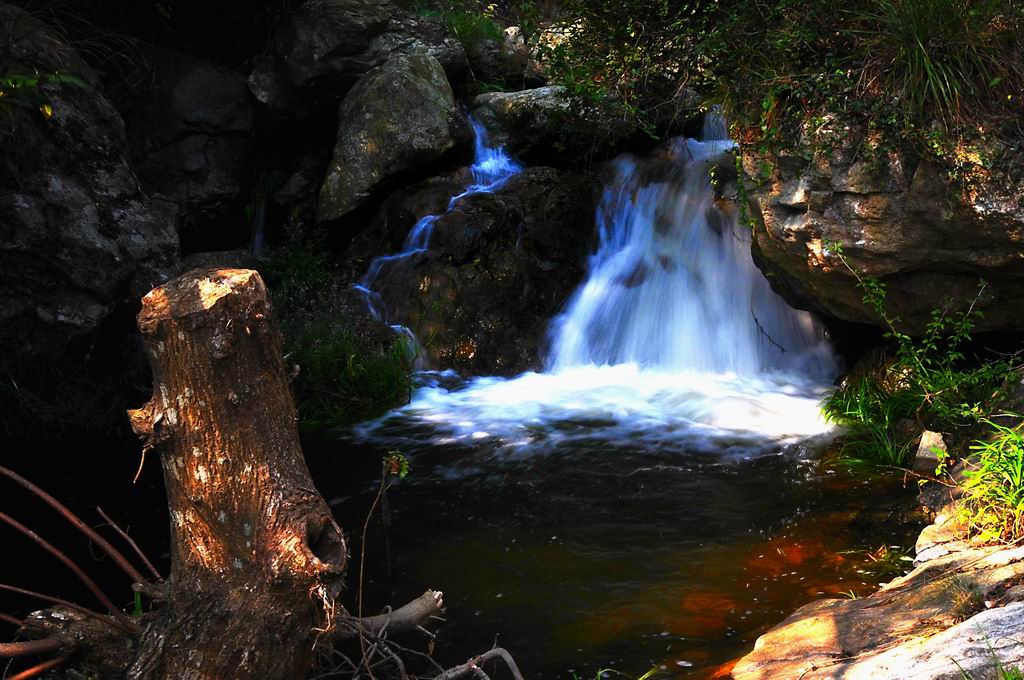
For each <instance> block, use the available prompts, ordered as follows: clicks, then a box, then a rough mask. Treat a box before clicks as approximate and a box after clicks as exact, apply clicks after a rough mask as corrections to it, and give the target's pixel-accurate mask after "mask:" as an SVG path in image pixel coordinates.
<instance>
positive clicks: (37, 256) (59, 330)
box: [0, 3, 178, 367]
mask: <svg viewBox="0 0 1024 680" xmlns="http://www.w3.org/2000/svg"><path fill="white" fill-rule="evenodd" d="M15 22H17V23H18V25H19V26H21V27H22V30H20V31H19V32H18V34H17V35H16V36H15V38H14V40H13V41H12V42H11V43H10V44H9V45H8V46H7V47H5V49H7V50H9V51H8V53H7V54H8V55H9V57H8V61H7V62H6V66H7V68H8V69H9V70H10V72H14V73H31V72H33V71H34V70H38V72H53V71H64V72H69V73H77V74H79V75H81V76H84V77H85V78H86V79H90V78H91V71H89V69H88V68H87V67H86V66H85V65H84V63H82V62H81V60H80V59H79V58H78V56H77V55H76V54H75V53H74V50H72V49H71V48H70V47H68V46H67V45H66V44H64V43H63V42H62V41H61V39H60V38H59V37H58V36H57V35H56V34H55V33H53V32H52V31H50V30H49V29H48V28H47V27H46V26H45V25H44V24H42V23H41V22H39V21H37V20H35V19H34V18H32V17H31V16H29V15H28V14H27V13H25V12H24V11H22V10H20V9H17V8H15V7H12V6H10V5H6V4H3V3H0V25H14V23H15ZM41 94H43V95H45V97H46V98H47V99H48V100H49V101H50V102H51V104H52V111H53V113H52V117H50V118H47V117H46V116H44V115H43V114H42V113H41V112H40V111H38V110H35V109H32V108H21V107H11V108H10V110H9V116H10V117H9V118H8V117H5V121H4V126H3V129H0V144H2V146H3V153H2V154H0V214H2V215H3V218H2V219H0V344H2V346H3V348H4V352H3V354H4V359H5V360H6V361H7V362H12V365H21V367H24V366H23V365H24V364H25V363H26V362H28V361H32V360H38V361H41V362H42V361H46V362H49V361H53V360H56V359H58V358H59V357H61V356H62V355H63V354H64V353H65V351H66V350H67V349H68V348H69V346H70V345H72V344H73V343H75V341H76V340H87V339H88V338H89V337H91V336H92V334H93V333H94V332H95V331H96V329H97V327H98V326H99V325H100V324H101V323H103V322H104V320H106V319H107V318H108V317H109V316H110V315H111V314H112V313H113V312H114V311H115V309H117V308H118V307H119V306H120V305H122V304H124V303H130V304H134V303H136V302H137V300H138V297H139V296H141V295H142V294H143V293H145V292H146V291H148V290H149V289H150V288H151V287H153V286H155V285H158V284H160V283H162V282H163V281H165V280H166V279H167V278H168V277H169V276H170V275H172V274H173V273H175V270H176V267H177V266H178V241H177V236H176V234H175V230H174V215H173V212H169V211H168V210H166V208H165V207H163V206H160V205H158V204H156V203H154V202H153V201H152V200H151V199H150V198H149V197H148V196H147V195H146V194H145V193H143V192H142V190H141V189H140V188H139V184H138V181H137V179H136V177H135V175H134V174H133V173H132V170H131V167H130V165H129V161H128V157H129V154H128V148H127V145H126V143H125V132H124V125H123V123H122V120H121V117H120V116H119V115H118V113H117V111H115V110H114V108H113V107H112V106H111V105H110V102H108V101H107V100H106V99H105V98H104V97H103V96H102V95H101V94H100V93H99V92H98V91H96V90H95V89H92V88H91V87H76V86H73V85H68V84H51V85H44V86H42V88H41Z"/></svg>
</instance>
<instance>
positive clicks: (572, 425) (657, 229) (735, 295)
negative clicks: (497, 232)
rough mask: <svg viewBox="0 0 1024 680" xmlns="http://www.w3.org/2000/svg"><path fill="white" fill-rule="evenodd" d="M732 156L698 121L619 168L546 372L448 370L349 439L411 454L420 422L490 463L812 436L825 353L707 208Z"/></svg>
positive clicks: (775, 442) (776, 443) (724, 210)
mask: <svg viewBox="0 0 1024 680" xmlns="http://www.w3.org/2000/svg"><path fill="white" fill-rule="evenodd" d="M733 153H734V144H733V143H732V142H731V141H729V140H728V139H727V138H726V135H725V126H724V122H722V120H721V118H719V117H717V116H713V115H712V116H709V117H708V123H707V124H706V126H705V131H704V139H703V140H700V141H698V140H693V139H686V140H682V139H679V140H674V141H673V142H672V143H671V144H670V145H669V146H668V147H667V148H666V149H665V150H664V151H663V153H662V154H661V155H660V156H659V157H656V158H654V159H652V160H648V161H640V160H638V159H635V158H632V157H625V158H622V159H620V160H619V161H618V162H617V176H616V178H615V180H614V181H613V182H612V183H611V184H610V186H608V188H607V189H606V191H605V194H604V198H603V200H602V201H601V204H600V206H599V208H598V211H597V230H598V236H599V246H598V248H597V251H596V252H595V253H594V255H593V256H592V257H591V260H590V264H589V270H588V274H587V277H586V280H585V281H584V282H583V283H582V284H581V285H580V287H579V288H578V290H577V291H576V292H575V294H574V295H573V296H572V298H571V300H570V301H569V303H568V305H567V306H566V308H565V310H564V312H563V313H562V314H561V315H559V317H558V318H556V319H555V320H554V322H553V324H552V331H551V340H552V342H551V350H550V356H549V359H548V362H547V366H546V371H545V372H544V373H526V374H523V375H521V376H519V377H518V378H514V379H511V380H506V379H502V378H476V379H473V380H470V381H464V382H461V383H458V382H455V381H453V380H452V379H451V377H450V376H449V378H448V380H445V379H442V380H439V381H435V382H434V383H433V384H431V385H429V386H427V387H424V388H421V389H420V390H418V391H417V392H416V394H415V395H414V397H413V400H412V402H411V403H410V404H409V405H408V406H407V407H405V408H404V409H400V410H399V411H397V412H395V413H394V414H392V415H390V416H386V417H385V418H383V419H381V420H380V421H376V422H374V423H371V424H369V425H367V426H365V427H364V428H363V430H362V434H364V435H366V436H369V437H371V438H374V439H378V440H380V439H389V438H390V440H391V441H392V443H393V444H395V445H402V446H406V447H413V448H415V447H417V446H418V445H422V440H421V439H420V438H421V437H422V435H423V430H422V428H421V427H420V426H422V425H426V426H428V427H429V428H431V429H432V430H433V431H434V436H433V438H432V440H431V443H432V444H455V443H458V442H466V443H470V442H472V443H473V444H474V446H476V445H479V446H481V447H483V448H485V449H486V450H488V451H491V452H499V453H501V454H502V455H504V456H507V455H508V454H509V453H510V452H522V453H526V452H536V451H549V450H553V449H555V448H557V447H561V446H563V445H566V444H572V445H580V446H584V447H587V448H593V447H594V446H595V445H596V446H597V447H598V448H599V449H602V450H605V449H608V448H616V447H627V448H630V449H636V448H643V449H645V450H661V451H666V450H668V451H678V450H685V451H688V452H691V453H692V452H709V453H710V452H714V453H718V454H725V455H739V456H746V455H752V454H757V453H761V452H769V451H778V450H779V448H780V446H781V445H783V444H788V443H792V442H797V441H800V440H804V439H807V438H809V437H812V436H814V435H818V434H821V433H824V432H826V431H827V430H828V429H829V428H828V427H827V426H826V425H825V424H824V423H823V422H822V420H821V418H820V415H819V409H818V404H819V403H820V401H821V399H822V398H823V396H824V395H825V394H827V392H828V390H829V389H830V381H831V379H832V378H833V376H834V375H835V373H836V364H835V360H834V359H833V356H832V353H831V350H830V349H829V347H828V344H827V342H826V341H825V339H824V337H823V334H822V332H821V330H820V329H819V328H818V327H817V326H816V324H815V322H814V321H813V319H812V317H811V316H810V315H809V314H807V313H806V312H799V311H796V310H794V309H791V308H790V307H788V306H787V305H786V304H785V303H784V302H783V301H782V299H781V298H779V297H778V296H777V295H776V294H775V293H774V292H773V291H772V290H771V288H770V287H769V285H768V283H767V281H766V280H765V279H764V277H763V276H762V275H761V273H760V271H758V269H757V268H756V266H755V265H754V263H753V261H752V259H751V254H750V241H749V236H748V235H745V234H744V230H743V229H742V228H741V227H740V226H739V224H738V222H737V220H736V219H735V215H730V213H729V207H728V206H725V207H720V206H719V205H718V204H717V203H716V199H715V187H714V185H713V180H712V169H713V168H726V167H732V165H733V162H734V156H733ZM478 158H479V149H478ZM454 200H457V198H456V199H453V201H454ZM426 228H427V229H429V227H426ZM415 231H416V230H415V229H414V233H415ZM410 244H412V236H410ZM409 247H413V245H409ZM420 247H422V246H420ZM412 424H416V425H417V427H416V430H417V434H416V436H415V437H412V438H409V437H407V436H406V435H404V434H402V432H404V431H408V427H409V426H410V425H412ZM484 444H486V446H483V445H484Z"/></svg>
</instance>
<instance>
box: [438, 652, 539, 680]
mask: <svg viewBox="0 0 1024 680" xmlns="http://www.w3.org/2000/svg"><path fill="white" fill-rule="evenodd" d="M493 659H501V660H502V661H504V662H505V665H506V666H508V669H509V671H511V672H512V677H513V678H515V680H523V674H522V673H520V672H519V667H518V666H516V662H515V659H513V658H512V655H511V654H509V653H508V652H506V651H505V650H504V649H502V648H501V647H495V648H494V649H491V650H489V651H486V652H484V653H483V654H481V655H480V656H474V657H473V658H472V659H470V660H469V661H467V662H466V663H464V664H462V665H461V666H456V667H455V668H449V669H448V670H446V671H445V672H444V673H441V675H438V676H437V677H436V678H434V680H455V679H456V678H461V677H464V676H466V675H476V676H477V677H481V678H486V677H487V674H486V673H484V672H483V669H481V668H480V666H481V665H483V664H485V663H487V662H488V661H491V660H493Z"/></svg>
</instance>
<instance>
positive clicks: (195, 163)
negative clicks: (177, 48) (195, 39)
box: [125, 53, 254, 250]
mask: <svg viewBox="0 0 1024 680" xmlns="http://www.w3.org/2000/svg"><path fill="white" fill-rule="evenodd" d="M125 116H126V122H127V125H128V135H129V142H130V144H131V147H132V152H133V155H134V158H135V163H136V168H137V170H138V173H139V178H140V179H141V180H142V182H143V186H144V187H145V188H146V189H147V190H148V191H149V192H150V193H151V194H152V195H153V196H154V197H158V198H160V199H163V200H166V201H169V202H171V203H173V204H174V205H175V206H177V209H178V214H179V219H180V228H181V230H182V233H183V237H185V238H187V239H188V240H189V241H190V242H193V243H195V245H196V247H198V248H200V249H204V250H205V249H208V248H223V247H230V246H237V245H241V243H243V242H244V240H243V241H240V240H239V239H244V238H245V236H247V234H246V233H245V226H244V203H245V198H246V196H245V191H246V182H247V180H248V177H247V175H246V173H247V168H248V161H249V157H250V154H251V151H252V140H253V132H254V119H253V109H252V105H251V103H250V99H249V93H248V89H247V88H246V85H245V81H244V79H243V78H242V77H241V76H240V75H239V74H237V73H235V72H233V71H231V70H230V69H228V68H225V67H222V66H217V65H214V64H212V63H210V62H207V61H203V60H200V59H194V58H192V57H188V56H185V55H180V54H174V53H163V54H159V55H157V57H156V61H155V77H154V79H153V85H152V87H151V88H148V89H146V90H144V91H142V92H140V93H138V95H137V97H136V99H135V102H134V103H132V104H129V106H128V107H127V110H126V113H125ZM232 227H235V228H234V229H232Z"/></svg>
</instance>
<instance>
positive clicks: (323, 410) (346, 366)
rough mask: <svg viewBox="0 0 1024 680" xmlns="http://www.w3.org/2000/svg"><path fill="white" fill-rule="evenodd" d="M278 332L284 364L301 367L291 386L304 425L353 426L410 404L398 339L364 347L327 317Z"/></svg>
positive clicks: (406, 352)
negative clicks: (375, 347) (380, 346)
mask: <svg viewBox="0 0 1024 680" xmlns="http://www.w3.org/2000/svg"><path fill="white" fill-rule="evenodd" d="M282 331H283V334H284V338H285V355H286V356H287V359H288V363H289V364H298V366H299V374H298V376H297V377H296V378H295V382H294V387H295V395H296V399H297V401H298V409H299V417H300V420H301V422H302V424H303V426H304V427H306V428H313V429H319V428H325V427H335V426H341V425H347V424H351V423H356V422H359V421H361V420H366V419H369V418H373V417H375V416H378V415H380V414H381V413H383V412H384V411H386V410H388V409H389V408H393V407H395V406H399V405H401V404H404V403H406V402H407V401H408V400H409V394H410V392H411V390H412V356H411V352H410V349H409V348H408V347H407V346H406V345H405V344H404V343H403V342H401V341H400V340H396V341H395V342H394V344H392V345H391V346H390V347H387V348H383V349H380V350H372V349H368V348H367V347H366V345H365V343H362V342H360V341H359V339H358V338H357V337H356V336H355V335H354V333H353V332H352V331H350V330H348V329H347V328H343V327H341V326H339V325H338V324H337V323H335V322H333V321H332V320H330V319H312V320H308V321H300V322H292V323H288V324H284V325H283V326H282Z"/></svg>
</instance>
